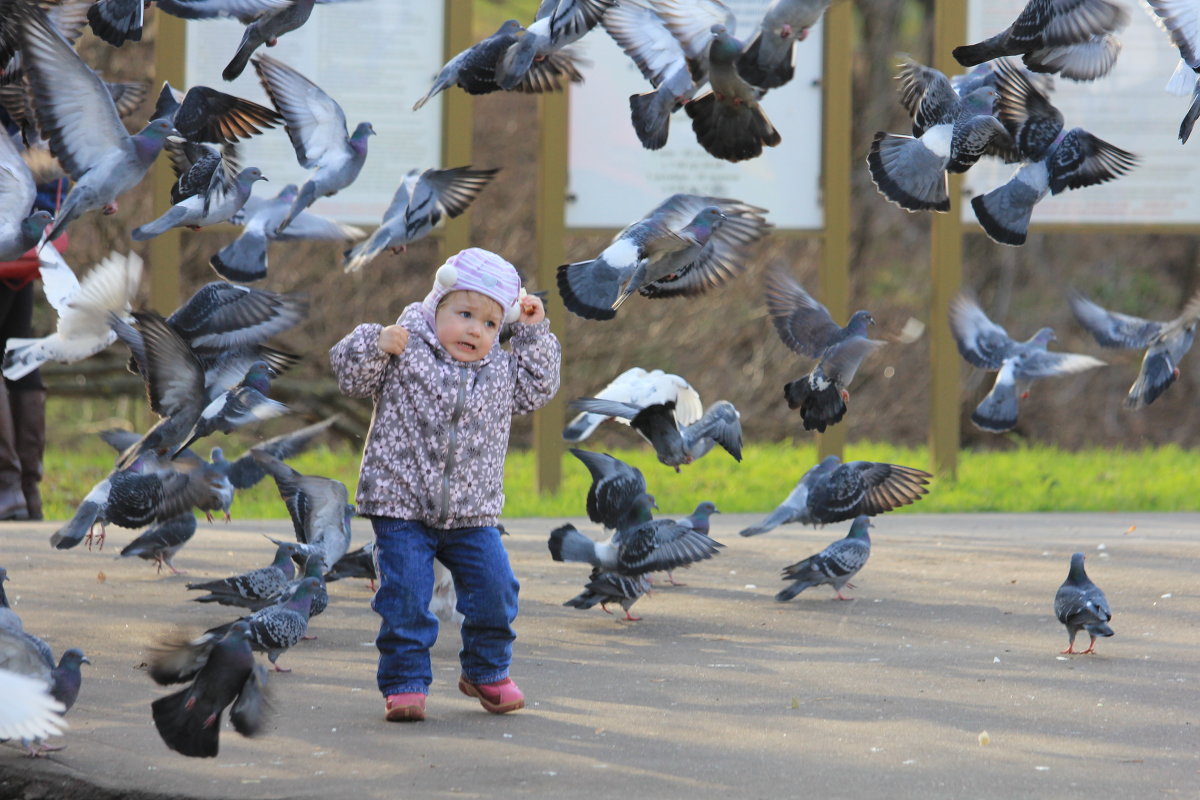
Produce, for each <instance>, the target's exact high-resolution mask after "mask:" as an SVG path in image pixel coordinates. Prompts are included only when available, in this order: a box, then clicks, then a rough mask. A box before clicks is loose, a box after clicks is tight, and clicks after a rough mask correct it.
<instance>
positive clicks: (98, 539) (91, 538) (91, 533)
mask: <svg viewBox="0 0 1200 800" xmlns="http://www.w3.org/2000/svg"><path fill="white" fill-rule="evenodd" d="M104 536H105V531H104V525H103V524H101V525H100V535H99V536H97V535H96V527H95V526H94V525H93V526H92V527H90V528H88V532H87V536H86V537H85V538H84V542H86V543H87V549H88V550H91V549H92V545H93V544H94V545H96V549H97V550H103V549H104Z"/></svg>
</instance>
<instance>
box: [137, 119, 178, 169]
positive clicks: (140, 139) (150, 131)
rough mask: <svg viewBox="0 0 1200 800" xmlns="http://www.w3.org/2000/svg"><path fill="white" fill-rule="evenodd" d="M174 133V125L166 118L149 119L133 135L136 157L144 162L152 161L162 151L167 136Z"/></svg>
mask: <svg viewBox="0 0 1200 800" xmlns="http://www.w3.org/2000/svg"><path fill="white" fill-rule="evenodd" d="M174 133H176V131H175V128H174V126H173V125H171V123H170V122H168V121H167V120H165V119H156V120H151V121H150V123H149V124H148V125H146V127H144V128H142V129H141V131H139V132H138V133H137V134H136V135H135V136H134V137H133V147H134V150H135V151H136V152H137V155H138V158H139V159H141V160H142V161H145V162H150V161H153V160H154V159H155V157H156V156H157V155H158V154H159V153H160V152H162V149H163V145H165V144H166V143H167V137H168V136H171V135H172V134H174Z"/></svg>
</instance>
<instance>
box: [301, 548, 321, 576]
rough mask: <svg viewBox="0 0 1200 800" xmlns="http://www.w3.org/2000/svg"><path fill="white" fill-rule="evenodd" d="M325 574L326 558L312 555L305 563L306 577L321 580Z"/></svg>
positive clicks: (316, 554) (318, 554)
mask: <svg viewBox="0 0 1200 800" xmlns="http://www.w3.org/2000/svg"><path fill="white" fill-rule="evenodd" d="M324 574H325V556H323V555H321V554H320V553H310V554H309V556H308V559H307V560H305V562H304V577H306V578H320V577H321V576H322V575H324Z"/></svg>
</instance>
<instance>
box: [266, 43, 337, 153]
mask: <svg viewBox="0 0 1200 800" xmlns="http://www.w3.org/2000/svg"><path fill="white" fill-rule="evenodd" d="M254 68H255V69H256V70H257V71H258V76H259V80H260V81H261V82H262V85H263V88H264V89H265V90H266V92H267V95H268V96H269V97H270V98H271V102H272V103H273V104H274V105H275V108H277V109H279V113H280V114H282V115H283V120H284V124H285V128H286V130H287V134H288V138H290V139H291V140H292V147H293V148H294V149H295V150H296V158H297V160H298V161H299V162H300V165H301V166H302V167H305V168H306V169H313V168H315V167H316V166H317V163H318V162H319V161H320V160H321V158H322V157H323V156H324V155H325V154H327V153H333V152H339V151H342V150H344V149H345V148H346V137H347V131H346V115H345V113H344V112H343V111H342V107H341V106H339V105H338V104H337V102H336V101H335V100H334V99H333V98H332V97H330V96H329V95H328V94H326V93H325V92H324V91H323V90H322V89H321V87H319V86H317V85H316V84H315V83H313V82H312V81H310V80H309V79H308V78H306V77H304V76H303V75H301V74H300V73H299V72H297V71H296V70H294V69H292V68H291V67H289V66H288V65H287V64H284V63H283V62H282V61H278V60H276V59H274V58H271V57H270V56H267V55H257V56H255V57H254Z"/></svg>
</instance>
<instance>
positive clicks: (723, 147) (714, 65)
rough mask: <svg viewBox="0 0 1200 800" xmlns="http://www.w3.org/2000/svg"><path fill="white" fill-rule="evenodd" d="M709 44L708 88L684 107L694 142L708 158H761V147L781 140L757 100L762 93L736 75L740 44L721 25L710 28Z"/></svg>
mask: <svg viewBox="0 0 1200 800" xmlns="http://www.w3.org/2000/svg"><path fill="white" fill-rule="evenodd" d="M712 35H713V39H712V43H711V44H710V45H709V50H708V60H709V75H708V81H709V86H710V89H709V91H707V92H705V93H704V94H702V95H700V96H699V97H697V98H695V99H694V100H692V101H691V102H689V103H688V104H687V105H685V106H684V107H683V110H684V111H686V112H687V115H688V116H689V117H691V118H692V130H693V131H694V132H695V134H696V141H698V142H699V143H700V146H701V147H703V148H704V149H705V150H707V151H708V153H709V155H712V156H715V157H716V158H721V159H725V160H726V161H732V162H735V163H736V162H738V161H745V160H747V159H750V158H757V157H758V156H760V155H762V150H763V146H766V147H775V146H777V145H778V144H779V143H780V142H781V141H783V137H781V136H780V135H779V131H777V130H775V126H774V125H772V124H771V120H769V119H767V115H766V112H764V111H763V109H762V106H760V105H759V103H758V100H759V98H760V97H761V96H762V91H761V90H759V89H758V88H756V87H754V86H751V85H750V84H749V83H747V82H746V81H745V79H743V78H742V76H741V75H739V74H738V70H737V61H738V57H739V56H740V55H741V52H742V43H741V42H739V41H738V40H737V39H735V38H733V36H732V35H731V34H730V33H729V31H728V30H726V28H725V26H724V25H714V26H712Z"/></svg>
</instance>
